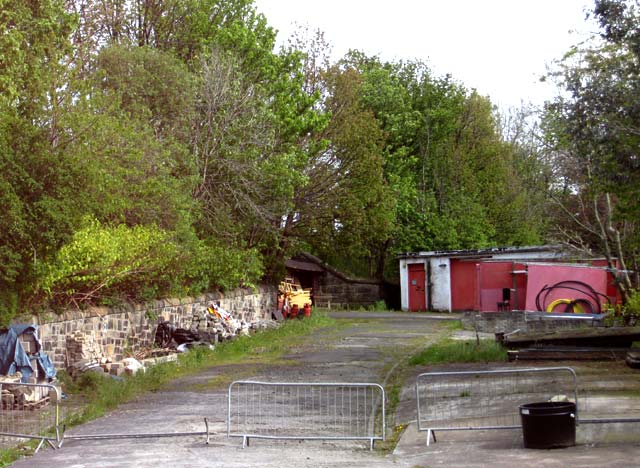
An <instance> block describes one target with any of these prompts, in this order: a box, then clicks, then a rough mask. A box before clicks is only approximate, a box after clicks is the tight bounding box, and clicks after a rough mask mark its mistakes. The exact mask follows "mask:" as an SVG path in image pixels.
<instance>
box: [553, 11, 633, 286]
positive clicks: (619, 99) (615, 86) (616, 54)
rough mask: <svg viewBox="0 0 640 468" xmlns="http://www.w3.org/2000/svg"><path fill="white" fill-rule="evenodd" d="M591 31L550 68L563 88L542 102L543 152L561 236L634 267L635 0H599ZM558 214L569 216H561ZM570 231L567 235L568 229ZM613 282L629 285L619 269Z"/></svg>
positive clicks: (582, 248)
mask: <svg viewBox="0 0 640 468" xmlns="http://www.w3.org/2000/svg"><path fill="white" fill-rule="evenodd" d="M591 15H593V17H594V18H595V19H596V20H597V22H598V23H599V26H600V29H601V32H600V34H599V35H598V36H597V37H594V38H593V39H592V40H591V41H588V42H586V43H584V44H582V45H581V46H576V47H574V48H573V49H571V50H570V51H569V52H568V53H567V54H566V55H565V57H564V58H563V60H562V61H561V62H559V64H558V67H557V69H556V71H555V73H554V74H553V75H552V77H553V78H555V79H556V80H557V82H558V84H559V85H560V87H561V89H562V90H563V93H562V94H561V96H560V97H558V98H557V99H556V100H554V101H553V102H552V103H550V104H549V105H548V106H547V109H546V120H545V125H546V127H545V129H546V136H547V139H548V142H549V145H550V155H551V156H550V157H549V158H548V159H549V161H550V164H551V166H552V169H553V171H554V174H555V176H556V179H555V182H556V183H555V184H554V186H553V188H554V192H553V196H554V199H555V200H556V201H557V204H558V206H559V211H558V212H559V216H558V218H559V219H558V221H557V222H558V225H559V226H561V227H564V229H562V230H561V234H563V236H562V238H563V240H564V241H566V242H569V243H571V244H572V245H574V246H576V247H577V248H580V249H581V250H587V251H592V252H598V253H604V254H605V255H606V256H607V258H608V259H609V260H610V266H611V267H615V265H614V263H613V257H617V258H618V260H619V261H620V262H622V265H621V266H622V270H626V269H627V268H626V261H631V262H633V266H634V267H637V266H638V265H637V258H638V253H639V248H640V242H639V241H640V237H639V231H638V225H637V220H638V216H639V215H640V204H639V203H638V200H639V195H640V192H639V189H638V187H640V184H639V183H640V178H639V174H640V162H639V160H638V157H637V154H638V147H639V145H640V137H639V135H640V133H639V132H638V121H639V119H640V110H639V108H638V105H637V103H638V100H639V99H640V33H639V31H640V29H639V24H640V11H639V4H638V2H633V1H623V0H597V1H596V2H595V6H594V8H593V11H592V12H591ZM561 218H565V219H568V220H570V221H571V222H572V223H573V224H572V225H568V223H563V222H562V220H561ZM567 234H571V235H567ZM618 282H619V286H620V287H621V289H622V291H623V294H624V295H625V296H626V294H627V292H628V291H629V290H630V288H631V281H630V278H629V277H628V275H626V274H625V273H623V272H621V274H620V275H619V277H618Z"/></svg>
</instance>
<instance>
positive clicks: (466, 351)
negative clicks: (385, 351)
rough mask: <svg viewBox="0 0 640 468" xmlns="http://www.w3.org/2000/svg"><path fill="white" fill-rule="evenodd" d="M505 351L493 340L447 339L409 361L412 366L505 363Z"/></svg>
mask: <svg viewBox="0 0 640 468" xmlns="http://www.w3.org/2000/svg"><path fill="white" fill-rule="evenodd" d="M506 360H507V350H506V349H505V348H504V347H502V346H501V345H500V344H499V343H497V342H495V341H494V340H479V341H459V340H452V339H450V338H447V339H445V340H442V341H439V342H438V343H435V344H433V345H431V346H429V347H428V348H426V349H424V350H423V351H420V352H418V353H417V354H415V355H414V356H412V357H411V359H410V360H409V364H411V365H412V366H424V365H431V364H451V363H464V362H505V361H506Z"/></svg>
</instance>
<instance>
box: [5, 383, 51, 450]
mask: <svg viewBox="0 0 640 468" xmlns="http://www.w3.org/2000/svg"><path fill="white" fill-rule="evenodd" d="M0 393H1V397H0V398H1V400H2V406H1V408H0V436H2V438H3V439H5V441H6V439H8V438H19V439H36V440H40V443H39V444H38V446H37V448H36V452H37V451H38V450H40V448H41V447H42V445H43V444H44V443H45V442H47V443H48V444H49V445H50V446H51V447H52V448H54V449H56V448H58V447H59V446H60V443H61V435H60V406H59V404H60V397H61V394H60V390H59V389H58V388H57V387H55V386H54V385H51V384H32V383H20V382H17V383H7V382H0Z"/></svg>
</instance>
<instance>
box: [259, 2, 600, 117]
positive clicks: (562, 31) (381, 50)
mask: <svg viewBox="0 0 640 468" xmlns="http://www.w3.org/2000/svg"><path fill="white" fill-rule="evenodd" d="M255 4H256V6H257V9H258V11H260V12H262V13H264V14H265V16H266V17H267V19H268V22H269V24H270V25H271V26H273V27H274V28H275V29H277V30H278V31H279V34H278V40H279V42H280V43H286V40H287V38H288V37H289V36H290V35H291V33H292V32H293V31H294V30H295V29H296V26H295V23H298V24H303V25H308V26H309V27H310V28H312V29H321V30H322V31H324V32H325V38H326V39H327V40H328V41H329V42H330V43H331V44H332V46H333V56H334V58H339V57H341V56H342V55H344V53H345V52H347V50H349V49H359V50H362V51H364V52H365V53H366V54H367V55H379V56H380V57H381V58H382V59H383V60H400V59H420V60H424V61H425V62H427V63H428V64H429V66H430V68H431V69H432V70H433V71H434V72H435V73H436V74H437V75H444V74H447V73H450V74H451V75H452V76H453V78H454V79H456V80H458V81H461V82H462V83H464V84H465V86H466V87H467V88H475V89H477V90H478V91H479V92H480V93H481V94H483V95H488V96H490V97H491V100H492V102H494V103H495V104H497V105H499V106H500V107H501V108H507V107H510V106H515V107H519V106H520V103H521V101H524V102H525V103H526V102H532V103H534V104H542V102H543V101H544V100H545V99H549V98H551V97H552V96H553V94H554V92H553V89H552V88H551V86H550V85H548V84H546V85H545V84H543V83H540V82H539V77H540V76H541V75H543V74H544V73H545V70H546V66H547V65H548V64H550V63H551V62H552V61H553V60H555V59H559V58H560V57H562V55H563V54H564V53H565V52H566V51H567V50H568V49H569V47H570V46H571V45H573V44H576V43H578V42H580V40H582V39H583V38H585V37H586V33H588V32H593V31H595V30H596V27H595V26H594V25H593V24H592V23H587V22H586V21H585V19H584V18H585V8H590V7H591V6H592V5H593V0H386V1H385V0H313V1H312V0H255Z"/></svg>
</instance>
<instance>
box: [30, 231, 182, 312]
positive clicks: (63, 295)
mask: <svg viewBox="0 0 640 468" xmlns="http://www.w3.org/2000/svg"><path fill="white" fill-rule="evenodd" d="M86 224H87V225H86V227H85V228H83V229H81V230H79V231H77V232H76V233H75V234H74V235H73V237H72V239H71V241H70V242H69V243H68V244H66V245H64V246H63V247H62V248H61V249H60V250H59V251H58V252H57V255H56V257H55V258H54V259H53V261H52V262H49V263H46V264H45V265H44V266H43V267H42V269H41V276H40V278H41V281H40V288H41V290H42V291H43V292H44V293H45V294H46V296H47V297H48V299H49V300H50V301H51V302H52V303H53V304H58V305H69V304H75V305H76V306H79V305H82V304H95V303H105V302H108V301H110V300H121V299H144V298H149V297H154V296H156V295H158V294H162V293H165V292H168V291H171V290H172V289H175V287H176V284H175V281H176V280H175V278H176V276H175V271H174V270H173V267H175V266H176V265H177V264H178V261H179V255H178V248H177V247H176V245H175V244H174V243H173V242H172V241H171V239H170V237H169V235H168V234H167V233H166V232H164V231H162V230H161V229H159V228H157V227H155V226H135V227H131V228H130V227H128V226H126V225H123V224H121V225H119V226H116V227H110V226H103V225H101V224H100V223H99V222H98V221H96V220H89V221H87V223H86Z"/></svg>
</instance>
